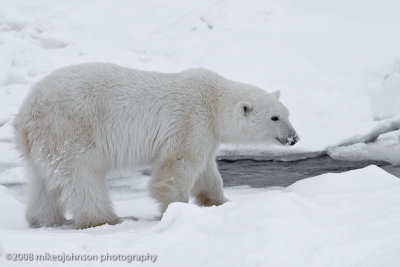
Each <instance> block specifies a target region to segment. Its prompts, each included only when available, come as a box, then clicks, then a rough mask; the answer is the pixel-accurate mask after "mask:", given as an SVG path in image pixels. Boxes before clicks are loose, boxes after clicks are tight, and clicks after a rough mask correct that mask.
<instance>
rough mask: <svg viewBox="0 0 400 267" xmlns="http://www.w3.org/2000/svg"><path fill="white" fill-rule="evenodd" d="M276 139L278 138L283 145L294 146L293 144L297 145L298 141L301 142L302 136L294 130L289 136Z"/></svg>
mask: <svg viewBox="0 0 400 267" xmlns="http://www.w3.org/2000/svg"><path fill="white" fill-rule="evenodd" d="M276 140H278V141H279V143H281V144H282V145H289V146H293V145H295V144H296V143H297V142H299V140H300V137H299V136H298V135H297V133H296V132H293V133H292V134H290V135H289V136H288V137H287V138H276Z"/></svg>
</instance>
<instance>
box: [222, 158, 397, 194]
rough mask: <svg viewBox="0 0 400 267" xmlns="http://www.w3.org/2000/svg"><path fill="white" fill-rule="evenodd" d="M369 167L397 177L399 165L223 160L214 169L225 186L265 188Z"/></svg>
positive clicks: (316, 160)
mask: <svg viewBox="0 0 400 267" xmlns="http://www.w3.org/2000/svg"><path fill="white" fill-rule="evenodd" d="M371 164H374V165H377V166H379V167H381V168H383V169H384V170H386V171H387V172H389V173H391V174H393V175H395V176H397V177H400V165H390V164H389V163H387V162H382V161H338V160H333V159H332V158H330V157H329V156H321V157H315V158H309V159H304V160H298V161H290V162H283V161H271V160H262V159H257V160H254V159H229V158H226V159H219V160H218V169H219V171H220V173H221V175H222V179H223V180H224V186H226V187H228V186H239V185H248V186H251V187H268V186H288V185H291V184H293V183H294V182H296V181H298V180H301V179H304V178H308V177H312V176H316V175H320V174H324V173H328V172H331V173H338V172H345V171H349V170H354V169H360V168H364V167H366V166H368V165H371Z"/></svg>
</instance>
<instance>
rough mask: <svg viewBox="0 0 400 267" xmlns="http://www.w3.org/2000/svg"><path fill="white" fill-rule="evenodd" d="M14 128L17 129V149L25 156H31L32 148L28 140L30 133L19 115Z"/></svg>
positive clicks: (15, 119) (14, 121) (14, 122)
mask: <svg viewBox="0 0 400 267" xmlns="http://www.w3.org/2000/svg"><path fill="white" fill-rule="evenodd" d="M13 126H14V129H15V134H14V136H15V143H16V145H17V149H18V150H19V151H20V152H22V153H23V156H24V155H27V154H29V152H30V150H31V146H30V143H29V138H28V131H27V129H26V127H25V123H24V122H23V121H22V120H21V118H20V117H19V115H17V116H16V117H15V118H14V120H13Z"/></svg>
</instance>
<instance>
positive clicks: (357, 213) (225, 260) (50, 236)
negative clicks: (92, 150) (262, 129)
mask: <svg viewBox="0 0 400 267" xmlns="http://www.w3.org/2000/svg"><path fill="white" fill-rule="evenodd" d="M399 14H400V1H398V0H346V1H345V0H339V1H338V0H327V1H317V0H314V1H311V0H301V1H293V0H266V1H265V0H255V1H251V2H249V1H239V0H204V1H183V0H172V1H156V0H134V1H128V0H113V1H95V0H87V1H78V0H68V1H67V0H65V1H51V0H36V1H23V0H0V70H1V71H0V184H2V183H3V184H4V183H7V184H11V183H24V182H25V178H24V173H23V168H22V166H21V160H20V159H19V157H20V155H19V154H18V152H17V151H15V149H14V145H13V142H12V129H11V126H10V119H12V116H13V114H15V113H16V112H17V110H18V107H19V106H20V105H21V103H22V101H23V99H24V97H25V96H26V94H27V92H28V90H29V88H30V86H31V85H32V84H33V83H35V82H36V81H38V80H40V79H41V78H43V77H44V76H45V75H47V74H49V73H50V72H52V71H53V70H55V69H56V68H58V67H61V66H66V65H70V64H75V63H82V62H90V61H103V62H113V63H117V64H121V65H124V66H128V67H134V68H139V69H146V70H155V71H165V72H178V71H181V70H184V69H187V68H193V67H206V68H209V69H211V70H213V71H216V72H218V73H220V74H222V75H224V76H226V77H227V78H230V79H233V80H237V81H241V82H246V83H250V84H254V85H256V86H259V87H261V88H264V89H265V90H267V91H275V90H277V89H279V90H281V91H282V97H281V100H282V102H283V103H284V104H285V105H286V106H287V107H288V108H289V110H290V111H291V120H292V122H293V125H294V126H295V128H296V129H297V131H298V132H299V134H300V136H301V141H300V143H299V144H298V145H296V146H295V147H291V148H279V147H272V148H268V150H264V148H260V147H257V149H258V151H260V150H261V149H263V153H265V151H267V153H269V154H270V155H272V156H275V155H281V154H285V155H286V154H288V155H290V154H293V153H300V154H301V153H303V152H307V153H308V152H312V153H314V154H312V155H316V154H318V153H328V154H329V155H331V156H332V157H334V158H339V159H350V160H355V159H376V160H385V161H389V162H392V163H399V162H400V144H399V142H400V131H399V130H398V127H397V128H396V125H400V117H399V114H400V109H399V108H400V105H399V103H400V63H399V62H400V61H399V60H400V16H399ZM376 120H385V121H376ZM391 127H392V128H391ZM385 129H391V130H392V131H391V132H390V133H384V132H385V131H384V130H385ZM376 133H383V134H382V135H380V136H376V138H375V136H374V135H376ZM371 136H372V137H373V138H372V139H371V138H370V137H371ZM365 141H373V142H372V143H365ZM338 145H339V146H338ZM223 149H224V150H225V152H223V153H236V150H237V149H238V148H237V147H233V146H225V147H223ZM239 149H241V151H239V153H244V152H243V151H247V152H248V153H258V152H254V151H253V150H254V148H247V150H242V149H243V148H239ZM227 151H228V152H227ZM229 151H230V152H229ZM232 151H233V152H232ZM247 152H246V153H247ZM315 153H316V154H315ZM296 157H297V156H293V157H292V158H296ZM111 182H112V181H111ZM145 183H146V181H145V180H143V179H141V178H138V181H137V182H136V184H135V185H129V184H128V185H129V188H130V189H133V191H135V192H131V193H128V192H123V193H121V192H113V199H114V200H115V204H116V208H117V210H118V213H119V215H121V216H125V215H126V216H128V215H129V216H130V215H133V216H137V217H138V218H140V220H139V221H125V222H124V223H122V224H121V225H117V226H112V227H111V226H103V227H98V228H95V229H89V230H84V231H75V230H72V229H69V228H68V227H64V228H47V229H39V230H32V229H28V228H27V226H26V223H25V220H24V218H23V202H24V194H23V191H18V190H12V189H6V188H5V187H3V186H0V255H2V256H0V265H5V264H11V263H10V262H6V259H5V254H6V253H16V252H29V253H45V252H49V253H62V252H65V253H81V254H84V253H95V254H98V255H100V254H104V253H107V252H108V253H111V254H117V253H119V254H135V253H136V254H137V253H150V254H157V255H158V259H157V261H156V263H158V264H159V265H160V266H176V265H177V263H181V264H182V265H193V266H213V265H214V266H400V256H399V253H398V251H400V228H399V227H400V215H399V214H400V210H399V208H400V205H399V203H400V198H399V196H400V182H399V180H398V179H397V178H395V177H393V176H391V175H389V174H387V173H385V172H384V171H382V170H381V169H379V168H377V167H368V168H366V169H363V170H359V171H354V172H348V173H343V174H338V175H323V176H319V177H313V178H310V179H306V180H303V181H300V182H297V183H296V184H294V185H292V186H291V187H289V188H287V189H282V188H280V189H273V190H267V189H265V190H255V189H243V188H236V189H232V188H231V189H227V195H228V197H229V198H230V199H231V200H232V202H231V203H228V204H226V205H223V206H221V207H212V208H198V207H196V206H194V205H189V204H173V205H171V206H170V207H169V209H168V211H167V213H166V215H165V216H164V218H163V219H162V221H161V222H159V221H155V220H153V219H152V218H153V217H154V216H156V215H157V212H156V210H155V205H154V203H153V202H152V200H150V199H149V198H148V196H147V193H146V191H144V187H145ZM128 185H127V186H128ZM17 188H21V187H17ZM35 264H36V265H37V266H44V265H45V264H43V262H34V263H32V265H35ZM54 264H55V263H54V262H53V263H49V265H54ZM80 264H81V265H86V263H85V262H80ZM60 265H61V263H60Z"/></svg>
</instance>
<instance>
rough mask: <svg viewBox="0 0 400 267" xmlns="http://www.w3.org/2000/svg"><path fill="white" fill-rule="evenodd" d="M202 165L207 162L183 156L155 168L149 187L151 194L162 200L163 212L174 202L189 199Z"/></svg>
mask: <svg viewBox="0 0 400 267" xmlns="http://www.w3.org/2000/svg"><path fill="white" fill-rule="evenodd" d="M202 165H205V164H202V163H201V162H197V161H194V160H193V159H187V158H185V157H182V158H179V159H176V160H167V161H165V162H164V163H163V164H162V165H161V166H159V167H158V168H155V170H154V173H153V176H152V178H151V181H150V186H149V187H150V188H149V189H150V192H151V195H152V196H153V197H154V198H155V199H156V200H157V201H159V202H160V211H161V213H164V212H165V210H166V209H167V207H168V205H169V204H170V203H172V202H185V203H187V202H188V201H189V196H190V190H191V189H192V187H193V184H194V181H195V180H196V177H197V176H198V175H199V173H200V170H201V166H202Z"/></svg>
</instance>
